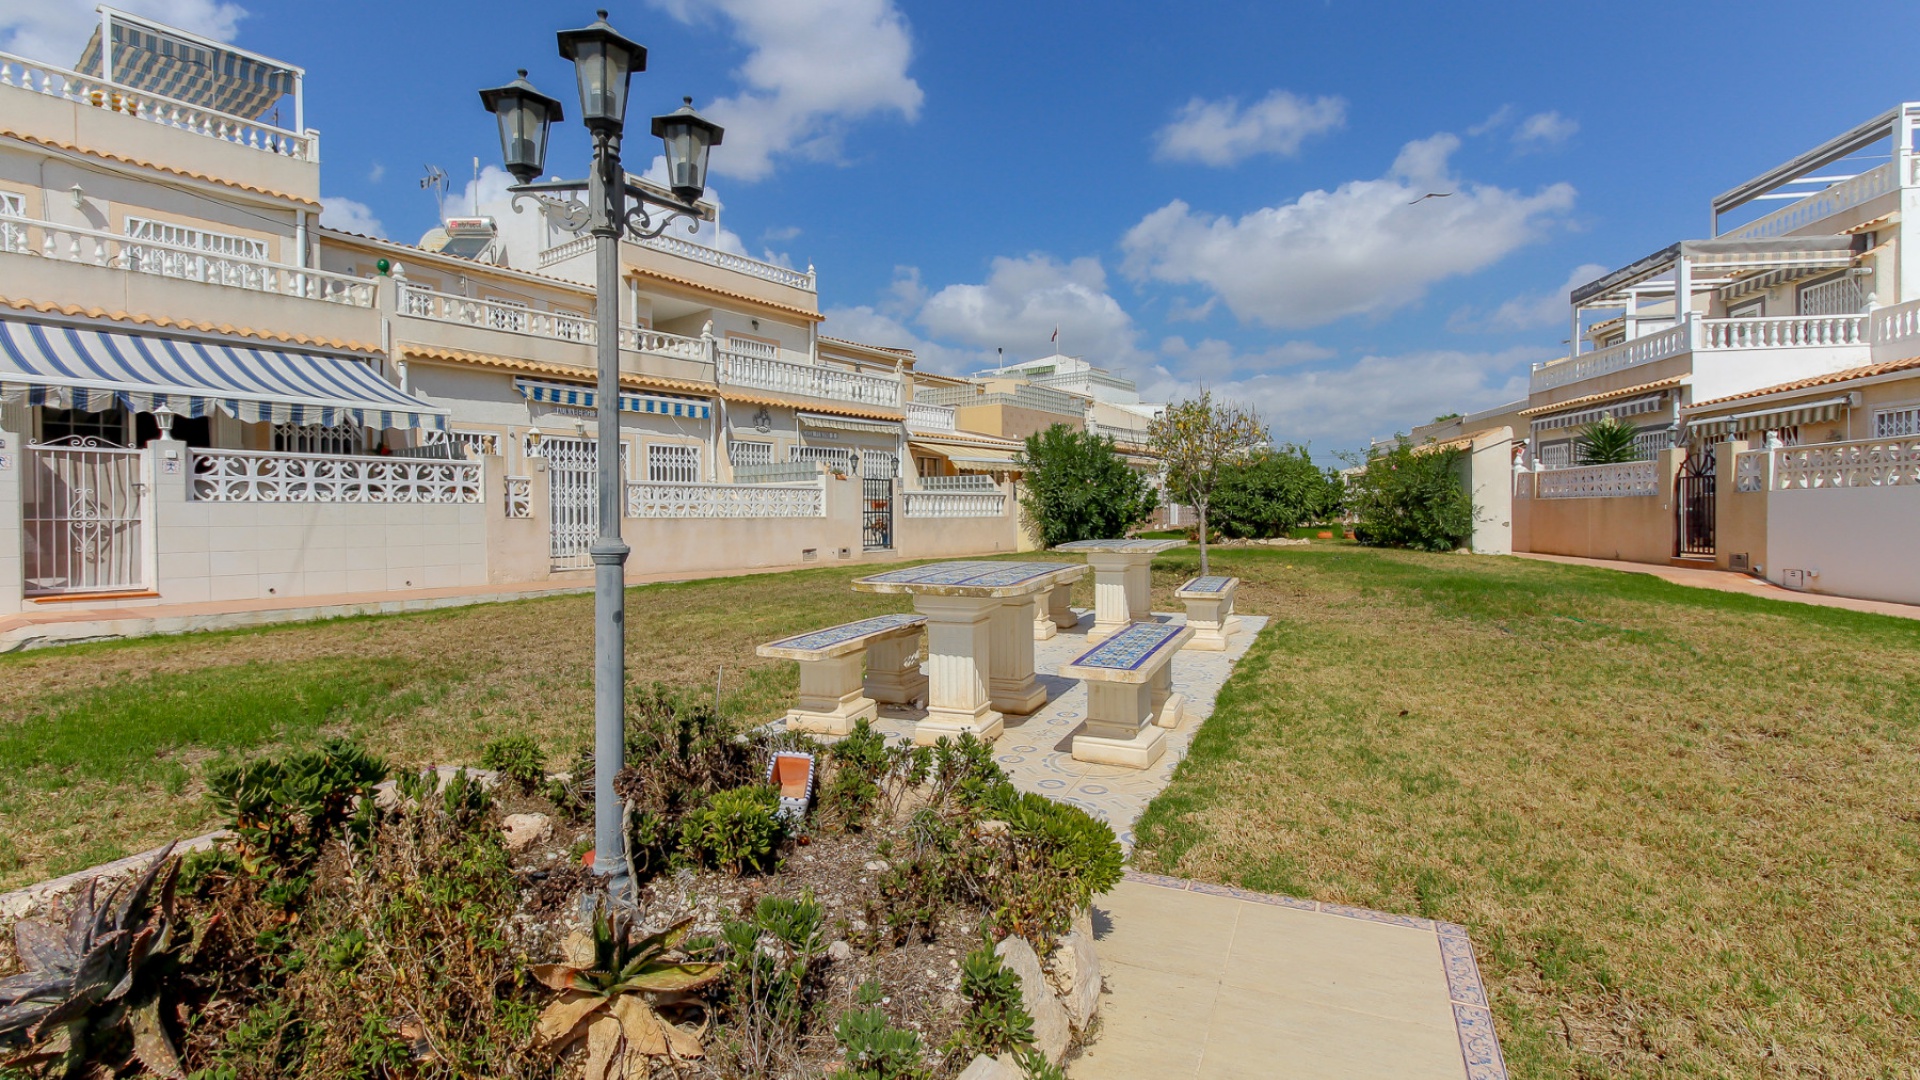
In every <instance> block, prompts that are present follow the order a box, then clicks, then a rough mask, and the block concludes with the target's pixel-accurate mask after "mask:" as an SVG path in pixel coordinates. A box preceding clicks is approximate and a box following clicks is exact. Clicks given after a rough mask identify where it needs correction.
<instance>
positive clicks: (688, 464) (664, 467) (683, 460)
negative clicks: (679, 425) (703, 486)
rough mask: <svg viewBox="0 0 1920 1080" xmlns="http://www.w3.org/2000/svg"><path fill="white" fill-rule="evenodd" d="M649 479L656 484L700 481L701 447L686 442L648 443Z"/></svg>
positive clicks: (694, 482)
mask: <svg viewBox="0 0 1920 1080" xmlns="http://www.w3.org/2000/svg"><path fill="white" fill-rule="evenodd" d="M647 481H648V482H649V483H655V484H696V483H699V482H700V447H699V446H697V445H688V444H685V443H648V444H647Z"/></svg>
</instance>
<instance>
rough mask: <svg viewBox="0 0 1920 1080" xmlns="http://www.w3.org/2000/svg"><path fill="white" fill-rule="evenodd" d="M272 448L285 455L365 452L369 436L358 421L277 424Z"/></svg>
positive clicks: (274, 426)
mask: <svg viewBox="0 0 1920 1080" xmlns="http://www.w3.org/2000/svg"><path fill="white" fill-rule="evenodd" d="M273 448H274V449H275V450H277V451H279V452H280V453H283V454H364V453H366V452H367V436H366V432H365V431H363V430H362V429H361V428H360V427H359V426H358V425H356V424H335V425H333V426H332V427H323V426H321V425H319V424H275V425H273Z"/></svg>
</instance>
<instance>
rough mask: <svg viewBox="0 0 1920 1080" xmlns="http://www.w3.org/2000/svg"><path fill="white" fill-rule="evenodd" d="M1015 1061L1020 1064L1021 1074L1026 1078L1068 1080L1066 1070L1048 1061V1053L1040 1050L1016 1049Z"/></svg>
mask: <svg viewBox="0 0 1920 1080" xmlns="http://www.w3.org/2000/svg"><path fill="white" fill-rule="evenodd" d="M1013 1061H1014V1064H1016V1065H1018V1066H1020V1075H1022V1076H1024V1077H1026V1080H1067V1072H1066V1070H1065V1069H1062V1068H1061V1067H1060V1066H1058V1065H1055V1064H1054V1063H1053V1062H1051V1061H1048V1060H1047V1055H1045V1054H1043V1053H1041V1052H1040V1051H1038V1050H1015V1051H1014V1052H1013Z"/></svg>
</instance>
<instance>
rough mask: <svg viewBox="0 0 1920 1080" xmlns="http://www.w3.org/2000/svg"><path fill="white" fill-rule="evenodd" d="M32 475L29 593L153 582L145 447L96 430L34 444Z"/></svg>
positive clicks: (27, 519) (27, 520)
mask: <svg viewBox="0 0 1920 1080" xmlns="http://www.w3.org/2000/svg"><path fill="white" fill-rule="evenodd" d="M26 481H27V484H26V488H27V490H26V505H25V507H24V508H23V509H24V510H25V513H24V515H23V517H22V521H21V524H22V525H24V526H25V527H26V542H27V543H26V546H27V551H26V556H27V558H26V574H25V579H26V580H25V585H26V592H27V594H28V595H30V596H45V595H51V594H59V593H90V592H114V591H120V590H131V589H139V588H142V587H144V586H145V576H146V573H145V567H146V562H145V559H144V558H143V557H142V550H141V540H142V537H143V535H144V534H145V532H146V521H145V518H144V516H143V515H144V513H145V507H146V498H145V495H146V485H145V484H144V483H142V482H141V480H140V451H138V450H129V449H127V448H126V447H123V446H117V445H115V444H113V443H110V442H107V441H105V440H103V439H99V438H94V437H92V436H70V437H68V438H64V439H56V440H54V441H53V442H51V443H39V444H34V445H30V446H28V447H27V476H26Z"/></svg>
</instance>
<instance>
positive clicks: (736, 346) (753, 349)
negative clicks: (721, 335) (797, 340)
mask: <svg viewBox="0 0 1920 1080" xmlns="http://www.w3.org/2000/svg"><path fill="white" fill-rule="evenodd" d="M727 351H728V352H735V353H739V354H740V355H741V356H751V357H753V358H755V359H757V360H778V359H780V346H778V345H775V344H774V343H773V342H771V341H759V340H756V339H754V338H750V337H740V336H738V335H735V334H728V335H727Z"/></svg>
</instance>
